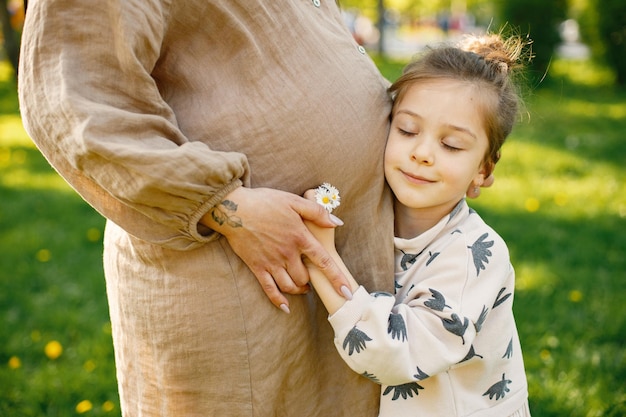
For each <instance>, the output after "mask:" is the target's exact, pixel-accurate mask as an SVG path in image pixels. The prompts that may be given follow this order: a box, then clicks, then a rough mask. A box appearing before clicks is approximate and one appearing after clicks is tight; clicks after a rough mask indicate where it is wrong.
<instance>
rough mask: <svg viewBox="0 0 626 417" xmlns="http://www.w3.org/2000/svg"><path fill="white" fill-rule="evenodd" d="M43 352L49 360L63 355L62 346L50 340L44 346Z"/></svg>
mask: <svg viewBox="0 0 626 417" xmlns="http://www.w3.org/2000/svg"><path fill="white" fill-rule="evenodd" d="M44 352H45V354H46V356H47V357H48V358H49V359H52V360H55V359H57V358H58V357H59V356H61V354H62V353H63V346H61V344H60V343H59V342H57V341H56V340H52V341H50V342H48V343H47V344H46V347H45V348H44Z"/></svg>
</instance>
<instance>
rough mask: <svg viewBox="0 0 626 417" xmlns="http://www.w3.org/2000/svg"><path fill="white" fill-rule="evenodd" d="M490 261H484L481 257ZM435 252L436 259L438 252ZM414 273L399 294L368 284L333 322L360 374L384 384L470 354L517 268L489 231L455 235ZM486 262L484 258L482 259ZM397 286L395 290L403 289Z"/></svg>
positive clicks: (417, 376) (344, 353) (342, 349)
mask: <svg viewBox="0 0 626 417" xmlns="http://www.w3.org/2000/svg"><path fill="white" fill-rule="evenodd" d="M472 245H478V246H480V248H481V249H485V248H486V249H487V252H489V254H488V255H487V261H486V262H484V260H483V261H482V263H480V262H479V263H478V264H479V265H481V266H484V267H485V268H484V269H481V268H480V267H477V266H476V265H477V262H475V259H480V258H477V257H476V256H475V255H478V256H480V255H484V254H485V252H482V253H478V252H480V250H479V249H477V248H478V246H474V249H473V248H472ZM433 255H434V256H433ZM425 256H429V257H430V261H429V262H427V265H426V266H422V267H421V268H417V271H412V270H410V271H409V272H407V273H408V274H412V275H411V277H410V278H409V279H408V280H403V283H402V285H403V286H406V287H407V288H406V291H400V292H399V293H398V294H397V295H396V296H395V297H394V296H393V295H391V294H389V293H372V294H369V293H368V292H367V291H366V290H365V289H364V288H363V287H360V288H359V289H358V290H357V291H355V293H354V297H353V299H352V300H351V301H348V302H346V303H345V304H344V306H343V307H342V308H341V309H339V310H338V311H337V312H336V313H335V314H333V315H332V316H331V317H330V318H329V321H330V323H331V325H332V326H333V329H334V330H335V346H336V348H337V351H338V352H339V354H340V355H341V357H342V358H343V359H344V361H345V362H346V363H347V364H348V366H350V368H352V370H354V371H355V372H357V373H359V374H361V375H364V376H366V377H368V378H370V379H372V380H373V381H375V382H377V383H379V384H382V385H394V386H395V385H401V384H406V383H409V382H417V381H419V380H423V379H425V378H428V377H429V376H432V375H435V374H438V373H441V372H445V371H447V370H448V369H450V368H451V367H454V366H456V365H457V364H459V363H462V362H463V361H465V360H467V359H469V358H471V356H472V351H473V350H472V349H473V348H472V344H473V342H474V340H475V339H476V337H477V335H478V334H479V332H480V329H481V326H482V325H484V323H485V321H486V320H488V317H489V313H490V312H491V310H492V308H493V306H494V304H495V303H496V300H497V297H498V293H499V291H500V290H501V288H502V285H503V283H504V282H505V281H506V280H507V277H509V276H510V275H509V274H510V272H511V266H510V262H509V258H508V250H507V248H506V246H505V245H504V242H502V241H501V239H500V238H499V237H498V236H497V235H496V234H495V232H493V231H490V232H488V233H487V235H486V236H485V235H482V236H481V235H477V236H474V235H471V236H467V235H461V234H459V235H458V236H456V237H455V238H454V239H453V240H452V242H449V243H447V244H446V245H445V247H444V248H442V249H441V250H440V251H437V252H429V253H428V254H425ZM482 259H484V258H482ZM398 285H399V284H398V283H396V287H398Z"/></svg>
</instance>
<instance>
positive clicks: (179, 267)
mask: <svg viewBox="0 0 626 417" xmlns="http://www.w3.org/2000/svg"><path fill="white" fill-rule="evenodd" d="M385 87H386V81H385V80H384V79H383V78H382V77H381V76H380V74H379V73H378V71H377V70H376V67H375V66H374V64H373V63H372V62H371V60H370V59H369V58H368V57H367V56H366V55H365V54H364V52H363V51H362V50H361V49H360V48H359V47H358V45H357V44H356V43H355V42H354V40H353V39H352V37H351V36H350V34H349V33H348V31H347V30H346V29H345V28H344V25H343V23H342V19H341V16H340V12H339V10H338V8H337V5H336V4H335V2H334V1H328V0H321V1H317V0H294V1H256V0H240V1H238V0H223V1H219V0H210V1H207V0H204V1H201V0H180V1H166V0H161V1H159V0H143V1H140V0H31V1H30V2H29V8H28V11H27V18H26V24H25V28H24V34H23V44H22V55H21V66H20V79H19V96H20V103H21V109H22V115H23V119H24V124H25V126H26V128H27V131H28V132H29V134H30V135H31V136H32V138H33V140H34V141H35V143H36V144H37V146H38V147H39V148H40V149H41V151H42V153H43V154H44V155H45V156H46V157H47V158H48V160H49V161H50V163H51V164H52V165H53V166H54V167H55V168H56V169H57V170H58V172H59V173H60V174H61V175H62V176H63V177H64V178H65V179H66V180H67V181H68V183H69V184H71V186H72V187H74V188H75V189H76V191H77V192H78V193H80V195H81V196H82V197H83V198H84V199H85V200H86V201H88V202H89V203H90V204H91V205H92V206H93V207H94V208H95V209H96V210H98V211H99V212H100V213H101V214H102V215H103V216H105V217H106V218H107V219H108V222H107V228H106V233H105V242H104V245H105V248H104V252H105V253H104V267H105V276H106V282H107V296H108V301H109V306H110V316H111V323H112V327H113V342H114V347H115V358H116V366H117V370H118V371H117V378H118V381H119V392H120V398H121V406H122V410H123V413H124V415H125V416H202V417H207V416H221V417H224V416H236V417H242V416H293V417H306V416H319V417H328V416H360V417H363V416H375V415H376V414H377V411H378V390H379V387H378V386H377V385H375V384H373V383H371V382H369V381H368V380H367V379H366V378H363V377H361V376H359V375H357V374H356V373H354V372H352V371H351V370H350V369H349V368H348V367H347V366H346V365H345V364H344V363H343V362H342V360H341V359H340V357H339V355H338V354H337V352H336V351H335V348H334V346H333V343H332V340H333V333H332V329H331V327H330V325H329V323H328V322H327V313H326V310H325V309H324V308H323V306H322V305H321V304H320V302H319V300H318V298H317V296H316V295H315V294H313V293H310V294H308V295H306V296H290V308H291V314H290V315H287V314H284V313H282V312H281V311H280V310H278V309H277V308H276V307H274V306H273V305H272V304H271V303H270V302H269V300H268V299H267V298H266V296H265V295H264V293H263V291H262V290H261V288H260V286H259V284H258V282H257V281H256V279H255V277H254V276H253V275H252V274H251V272H250V271H249V270H248V269H247V268H246V266H245V265H244V264H243V263H242V261H241V260H240V259H239V258H238V257H237V256H236V255H235V254H234V253H233V251H232V250H231V249H230V247H229V245H228V242H227V241H226V239H225V238H223V237H220V236H219V235H217V234H215V233H210V232H208V233H207V232H206V231H202V230H200V231H199V230H198V226H197V224H198V220H199V219H200V218H201V217H202V215H204V214H205V213H206V212H207V211H208V210H209V209H210V208H211V207H212V206H213V205H215V204H216V203H217V202H219V201H221V199H222V198H223V197H224V196H225V195H226V194H227V193H229V192H230V191H232V190H233V189H235V188H236V187H239V186H241V185H243V186H246V187H270V188H277V189H281V190H285V191H289V192H293V193H296V194H301V193H302V192H303V191H304V190H306V189H308V188H311V187H314V186H317V185H318V184H320V183H322V182H325V181H328V182H330V183H332V184H333V185H335V186H337V187H338V188H339V189H340V190H341V192H342V205H341V206H340V208H339V209H338V210H337V211H336V214H337V215H338V216H339V217H341V218H342V219H343V220H344V221H345V226H343V227H341V228H340V229H339V230H338V235H337V239H338V248H339V250H340V253H341V254H342V255H343V257H344V259H345V260H346V262H347V264H348V266H349V268H350V269H351V271H353V273H354V274H355V275H356V276H358V277H359V280H360V281H361V282H363V284H364V285H366V286H367V287H368V288H369V289H371V290H385V291H391V290H392V285H393V280H392V278H391V277H392V276H393V215H392V203H391V197H390V194H389V192H388V191H387V189H386V188H385V185H384V180H383V171H382V154H383V149H384V142H385V138H386V134H387V128H388V113H389V107H390V106H389V101H388V98H387V96H386V94H385ZM95 267H97V266H96V265H94V268H95ZM77 279H79V278H77Z"/></svg>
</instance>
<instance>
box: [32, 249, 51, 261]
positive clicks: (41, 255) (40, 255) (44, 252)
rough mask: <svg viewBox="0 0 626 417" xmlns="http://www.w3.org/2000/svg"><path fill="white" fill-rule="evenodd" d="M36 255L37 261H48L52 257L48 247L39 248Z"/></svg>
mask: <svg viewBox="0 0 626 417" xmlns="http://www.w3.org/2000/svg"><path fill="white" fill-rule="evenodd" d="M36 256H37V260H38V261H39V262H48V261H49V260H50V258H52V255H51V254H50V251H49V250H48V249H39V250H38V251H37V255H36Z"/></svg>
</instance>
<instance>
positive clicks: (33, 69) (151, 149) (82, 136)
mask: <svg viewBox="0 0 626 417" xmlns="http://www.w3.org/2000/svg"><path fill="white" fill-rule="evenodd" d="M167 3H168V2H165V1H159V0H151V1H139V0H125V1H119V0H118V1H114V0H100V1H87V0H46V1H34V2H32V3H31V4H29V9H28V13H27V17H26V22H25V27H24V31H23V37H22V51H21V54H22V55H21V64H20V70H19V97H20V106H21V111H22V118H23V121H24V126H25V128H26V130H27V132H28V133H29V135H30V136H31V138H32V139H33V141H34V142H35V143H36V145H37V146H38V147H39V149H40V150H41V151H42V153H43V154H44V155H45V156H46V158H47V159H48V161H49V162H50V163H51V165H53V166H54V167H55V169H56V170H57V171H58V172H59V173H60V174H61V175H62V176H63V177H64V178H65V179H66V180H67V182H68V183H69V184H70V185H71V186H72V187H73V188H74V189H76V190H77V192H78V193H79V194H80V195H81V196H82V197H83V198H84V199H85V200H86V201H87V202H89V203H90V204H91V205H92V206H93V207H94V208H95V209H96V210H98V211H99V212H100V213H101V214H102V215H104V216H105V217H107V218H109V219H111V220H112V221H113V222H115V223H116V224H118V225H119V226H121V227H122V228H124V229H126V230H127V231H128V232H129V233H131V234H133V235H135V236H137V237H139V238H141V239H144V240H146V241H149V242H152V243H155V244H160V245H164V246H168V247H171V248H175V249H180V250H185V249H191V248H194V247H197V246H199V245H202V244H204V243H205V242H207V241H209V240H211V239H212V236H211V233H208V232H207V233H206V235H204V234H202V233H199V232H198V221H199V219H200V218H201V217H202V216H203V215H204V214H205V213H206V212H207V211H208V210H209V209H210V208H211V207H212V206H214V205H215V204H217V203H218V202H219V201H220V200H221V198H222V197H223V196H224V195H226V194H228V193H229V192H230V191H232V190H233V189H235V188H236V187H238V186H240V185H241V184H242V183H243V182H245V181H246V178H247V177H248V175H249V168H248V162H247V158H246V156H245V155H243V154H241V153H237V152H217V151H213V150H212V149H210V148H209V147H208V146H207V145H206V144H205V143H202V142H197V141H191V140H189V139H188V138H187V137H185V135H184V134H183V133H182V132H181V130H180V129H179V127H178V124H177V120H176V115H175V114H174V112H173V111H172V109H171V108H170V106H168V104H167V103H166V102H165V101H164V99H163V98H162V96H161V95H160V94H159V89H158V87H157V83H156V81H155V79H154V78H153V77H152V76H151V74H152V72H153V69H154V68H155V66H156V65H157V63H158V60H159V56H160V54H161V50H162V47H163V42H164V33H166V29H167V24H168V4H167Z"/></svg>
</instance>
